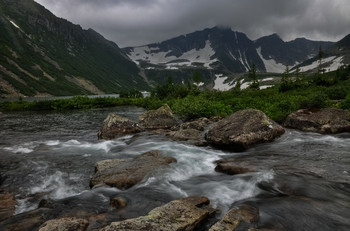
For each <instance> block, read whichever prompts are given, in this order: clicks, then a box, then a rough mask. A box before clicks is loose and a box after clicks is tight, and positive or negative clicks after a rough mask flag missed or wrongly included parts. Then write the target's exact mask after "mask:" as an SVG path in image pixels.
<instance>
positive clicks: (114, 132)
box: [98, 113, 143, 139]
mask: <svg viewBox="0 0 350 231" xmlns="http://www.w3.org/2000/svg"><path fill="white" fill-rule="evenodd" d="M142 131H143V129H142V128H141V127H140V126H139V124H138V123H136V122H133V121H131V120H129V119H128V118H124V117H122V116H119V115H116V114H113V113H111V114H109V115H108V117H107V118H106V119H105V120H104V121H103V125H102V128H101V130H100V131H99V132H98V138H99V139H114V138H118V137H121V136H125V135H128V134H133V133H138V132H142Z"/></svg>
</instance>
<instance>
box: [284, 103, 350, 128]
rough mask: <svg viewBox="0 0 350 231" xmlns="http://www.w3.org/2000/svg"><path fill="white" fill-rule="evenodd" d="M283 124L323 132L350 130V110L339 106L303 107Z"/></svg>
mask: <svg viewBox="0 0 350 231" xmlns="http://www.w3.org/2000/svg"><path fill="white" fill-rule="evenodd" d="M283 126H285V127H289V128H295V129H298V130H302V131H308V132H318V133H323V134H335V133H341V132H350V111H348V110H342V109H337V108H323V109H319V110H307V109H301V110H298V111H296V112H293V113H292V114H290V115H289V116H288V117H287V118H286V119H285V121H284V122H283Z"/></svg>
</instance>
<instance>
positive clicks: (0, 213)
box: [0, 192, 17, 221]
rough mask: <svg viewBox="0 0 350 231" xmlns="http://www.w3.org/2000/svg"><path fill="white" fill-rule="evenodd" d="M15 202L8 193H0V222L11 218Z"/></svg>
mask: <svg viewBox="0 0 350 231" xmlns="http://www.w3.org/2000/svg"><path fill="white" fill-rule="evenodd" d="M16 205H17V202H16V200H15V198H14V197H13V196H12V195H11V194H10V193H8V192H4V193H2V192H0V221H2V220H5V219H7V218H9V217H11V216H12V215H13V214H14V213H15V209H16Z"/></svg>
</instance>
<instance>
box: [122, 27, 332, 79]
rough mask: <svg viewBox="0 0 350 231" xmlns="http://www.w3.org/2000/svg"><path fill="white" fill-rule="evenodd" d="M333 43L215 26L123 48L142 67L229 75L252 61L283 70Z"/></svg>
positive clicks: (267, 68)
mask: <svg viewBox="0 0 350 231" xmlns="http://www.w3.org/2000/svg"><path fill="white" fill-rule="evenodd" d="M333 44H334V43H333V42H323V41H311V40H307V39H305V38H297V39H295V40H293V41H289V42H285V41H283V40H282V39H281V38H280V37H279V36H278V35H277V34H272V35H270V36H265V37H262V38H259V39H257V40H255V41H252V40H250V39H249V38H248V37H247V36H246V35H245V34H244V33H242V32H237V31H234V30H232V29H231V28H220V27H214V28H211V29H205V30H202V31H196V32H194V33H190V34H187V35H181V36H179V37H176V38H173V39H170V40H167V41H164V42H161V43H153V44H148V45H144V46H138V47H127V48H124V49H123V50H124V51H125V52H126V53H127V54H128V56H129V57H130V58H131V59H132V60H133V61H134V62H135V63H137V64H138V65H143V66H144V67H145V68H152V67H153V68H155V67H157V68H165V69H179V68H184V67H202V68H207V69H213V70H216V71H220V72H222V73H223V74H229V73H242V72H246V71H248V70H249V69H250V66H251V65H252V64H255V66H256V69H257V70H258V71H260V72H276V73H282V72H283V71H284V70H285V68H286V66H290V67H293V66H295V65H297V64H299V63H301V62H303V61H305V60H307V59H309V58H312V57H313V56H315V55H317V53H318V51H319V48H320V47H322V49H328V48H329V47H330V46H332V45H333Z"/></svg>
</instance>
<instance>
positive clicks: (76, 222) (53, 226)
mask: <svg viewBox="0 0 350 231" xmlns="http://www.w3.org/2000/svg"><path fill="white" fill-rule="evenodd" d="M88 226H89V222H88V221H87V220H85V219H79V218H74V217H66V218H60V219H53V220H49V221H46V222H45V223H44V224H42V225H41V226H40V228H39V231H52V230H57V231H73V230H74V231H85V230H86V229H87V227H88Z"/></svg>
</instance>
